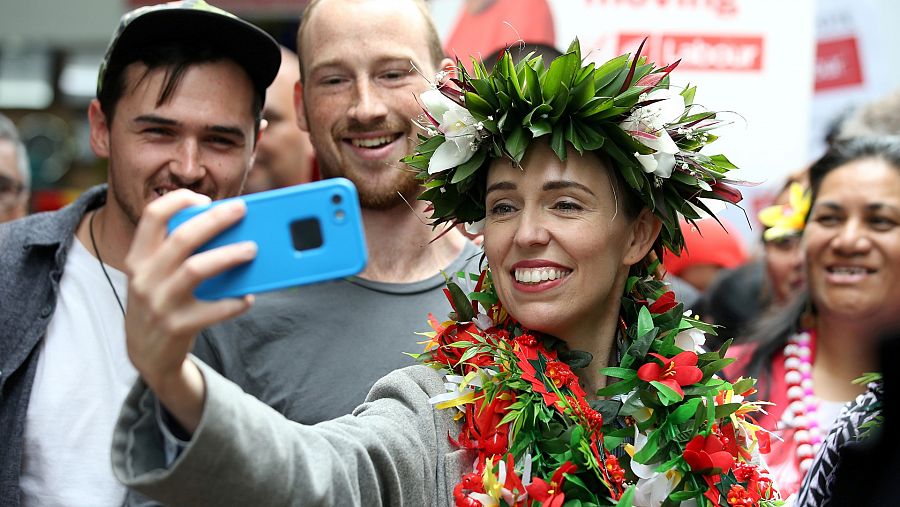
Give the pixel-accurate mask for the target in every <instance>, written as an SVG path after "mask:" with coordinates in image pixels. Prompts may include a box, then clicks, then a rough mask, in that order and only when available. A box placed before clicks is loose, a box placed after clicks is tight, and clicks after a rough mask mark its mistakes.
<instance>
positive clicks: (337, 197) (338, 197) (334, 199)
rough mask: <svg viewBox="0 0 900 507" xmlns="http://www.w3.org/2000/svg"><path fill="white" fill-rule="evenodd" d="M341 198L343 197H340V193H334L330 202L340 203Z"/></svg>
mask: <svg viewBox="0 0 900 507" xmlns="http://www.w3.org/2000/svg"><path fill="white" fill-rule="evenodd" d="M342 200H343V199H341V194H334V195H332V196H331V202H332V204H340V203H341V201H342Z"/></svg>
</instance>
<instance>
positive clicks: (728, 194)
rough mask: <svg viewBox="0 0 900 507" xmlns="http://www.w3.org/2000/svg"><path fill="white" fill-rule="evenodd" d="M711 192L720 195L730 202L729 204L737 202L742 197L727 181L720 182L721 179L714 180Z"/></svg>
mask: <svg viewBox="0 0 900 507" xmlns="http://www.w3.org/2000/svg"><path fill="white" fill-rule="evenodd" d="M712 193H714V194H716V195H717V196H719V197H721V198H722V199H724V200H726V201H728V202H730V203H731V204H737V203H739V202H740V201H741V199H743V198H744V196H742V195H741V191H740V190H738V189H736V188H734V187H732V186H731V185H729V184H727V183H722V182H721V181H716V182H715V183H713V184H712Z"/></svg>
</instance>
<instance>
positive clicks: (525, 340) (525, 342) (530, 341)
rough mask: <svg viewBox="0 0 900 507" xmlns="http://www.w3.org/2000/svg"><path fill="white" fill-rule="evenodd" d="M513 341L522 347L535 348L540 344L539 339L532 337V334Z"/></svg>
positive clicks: (520, 336)
mask: <svg viewBox="0 0 900 507" xmlns="http://www.w3.org/2000/svg"><path fill="white" fill-rule="evenodd" d="M507 334H509V333H507ZM513 341H515V342H516V343H518V344H519V346H521V347H534V346H536V345H537V343H538V342H537V338H535V337H534V336H531V335H530V334H523V335H519V336H517V337H516V339H515V340H513Z"/></svg>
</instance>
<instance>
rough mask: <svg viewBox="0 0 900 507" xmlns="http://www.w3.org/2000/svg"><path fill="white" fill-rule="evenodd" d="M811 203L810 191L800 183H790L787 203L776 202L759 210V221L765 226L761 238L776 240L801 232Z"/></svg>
mask: <svg viewBox="0 0 900 507" xmlns="http://www.w3.org/2000/svg"><path fill="white" fill-rule="evenodd" d="M811 204H812V193H811V192H810V191H809V189H806V188H804V187H803V185H801V184H800V183H797V182H794V183H791V186H790V189H789V197H788V203H787V204H776V205H773V206H769V207H767V208H763V209H762V210H761V211H760V212H759V221H760V223H762V224H763V225H765V226H766V232H764V233H763V239H764V240H766V241H777V240H779V239H783V238H787V237H790V236H796V235H798V234H800V233H801V232H803V227H804V226H805V225H806V215H807V214H808V213H809V207H810V205H811Z"/></svg>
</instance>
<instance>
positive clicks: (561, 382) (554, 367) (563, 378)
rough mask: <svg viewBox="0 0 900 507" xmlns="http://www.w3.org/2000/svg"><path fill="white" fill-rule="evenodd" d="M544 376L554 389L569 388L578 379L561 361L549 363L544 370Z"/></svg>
mask: <svg viewBox="0 0 900 507" xmlns="http://www.w3.org/2000/svg"><path fill="white" fill-rule="evenodd" d="M544 375H546V376H547V378H548V379H550V381H551V382H553V385H555V386H556V387H558V388H560V387H570V386H571V385H572V383H573V382H577V381H578V377H576V376H575V373H573V372H572V368H569V365H567V364H566V363H563V362H561V361H550V362H548V363H547V366H546V368H544Z"/></svg>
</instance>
